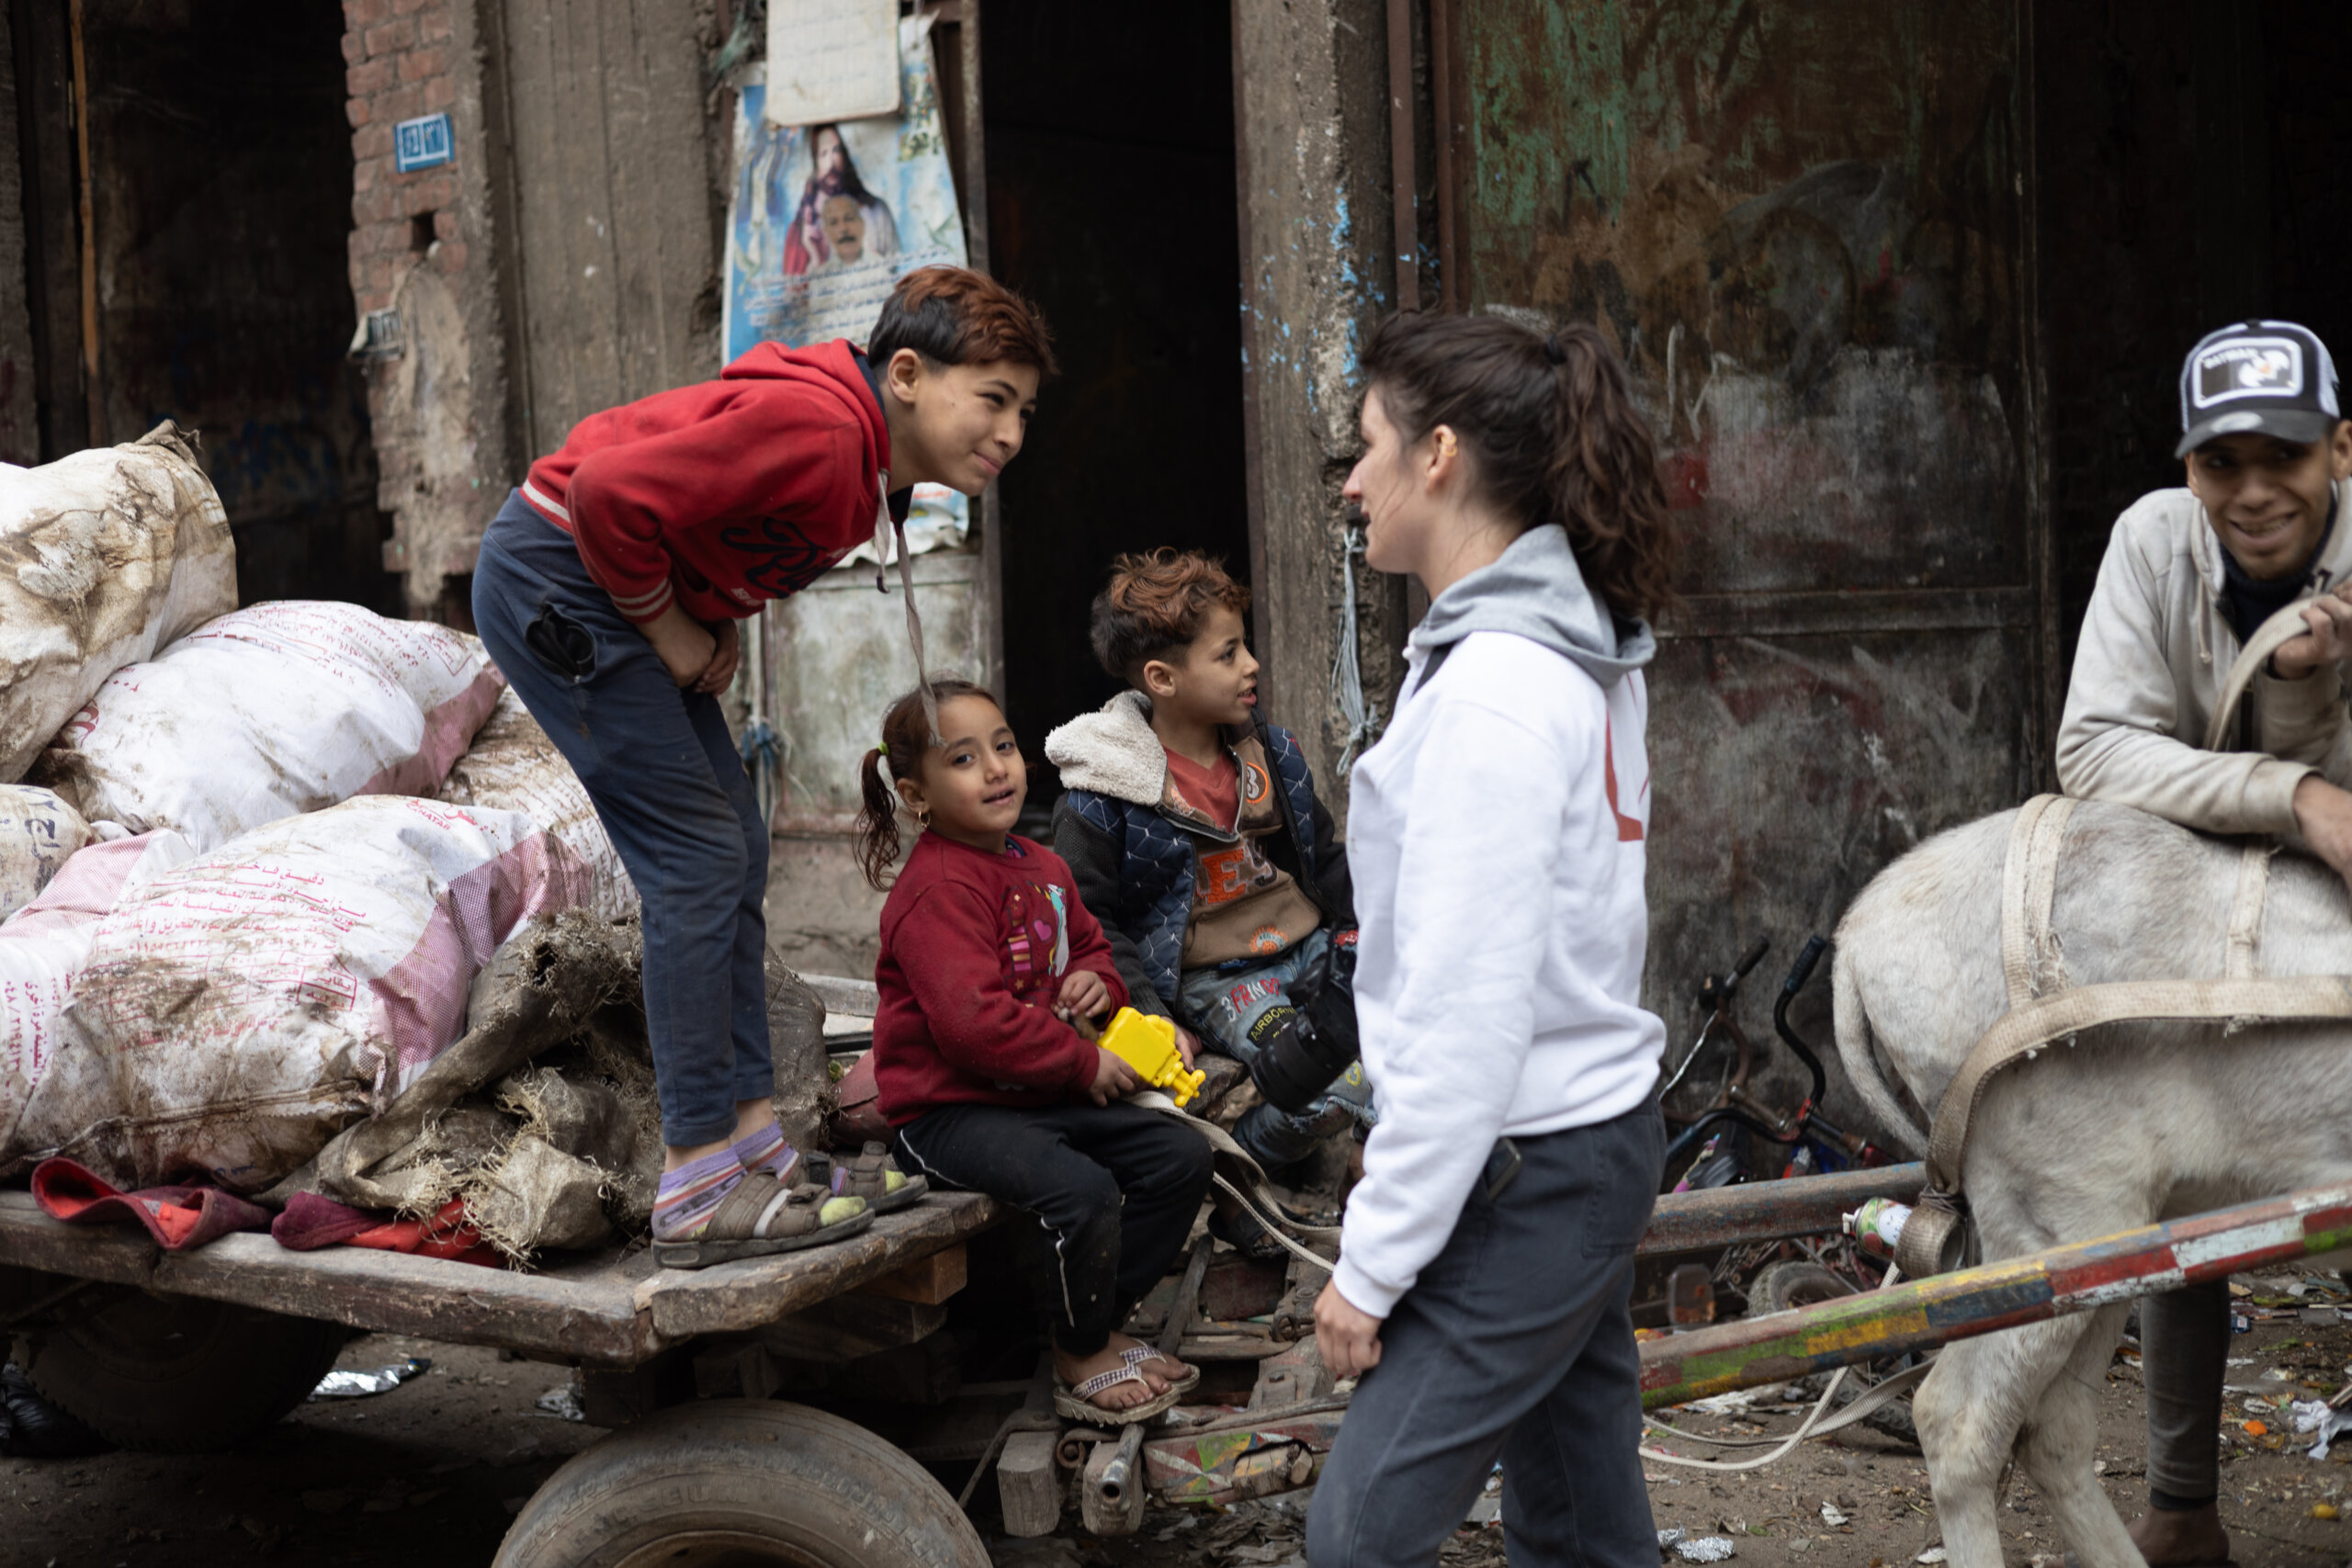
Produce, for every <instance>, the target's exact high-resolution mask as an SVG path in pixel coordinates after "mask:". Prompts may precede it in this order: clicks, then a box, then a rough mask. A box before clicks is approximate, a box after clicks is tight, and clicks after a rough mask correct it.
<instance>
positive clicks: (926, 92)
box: [727, 17, 965, 360]
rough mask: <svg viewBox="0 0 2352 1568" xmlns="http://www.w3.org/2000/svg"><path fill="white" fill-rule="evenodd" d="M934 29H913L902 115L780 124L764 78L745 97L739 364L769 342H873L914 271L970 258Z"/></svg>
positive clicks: (904, 42) (737, 199)
mask: <svg viewBox="0 0 2352 1568" xmlns="http://www.w3.org/2000/svg"><path fill="white" fill-rule="evenodd" d="M930 35H931V18H930V17H908V18H907V19H906V20H904V21H903V22H901V23H900V24H899V73H900V103H899V112H898V113H897V114H895V115H883V116H878V117H876V118H867V119H846V120H839V121H827V122H824V123H820V124H815V125H796V126H778V125H771V124H769V123H768V122H767V118H766V113H765V110H766V93H767V88H766V85H765V81H764V79H763V80H761V81H756V82H752V83H749V84H747V85H744V86H743V88H742V89H741V92H740V93H739V94H738V95H737V98H736V103H737V107H736V114H735V169H736V176H735V192H734V199H733V201H732V203H731V209H730V210H729V214H728V265H727V357H728V358H729V359H730V360H731V359H733V358H734V357H735V356H736V355H741V354H742V353H743V352H745V351H746V350H747V349H749V348H750V347H751V346H752V344H756V343H761V342H765V341H774V342H778V343H786V344H794V345H796V346H797V345H800V344H812V343H823V342H825V341H827V340H828V339H831V338H847V339H849V340H850V341H851V342H853V343H859V344H862V343H864V342H865V336H866V333H868V332H870V331H871V330H872V329H873V326H874V320H875V317H876V315H878V314H879V313H880V311H881V309H882V301H883V300H884V299H888V297H889V293H890V288H891V286H892V285H893V284H895V283H896V282H897V281H898V280H899V277H900V276H902V275H904V274H906V273H908V272H910V271H912V270H913V269H915V268H916V267H922V266H933V265H940V264H943V263H944V264H946V265H955V266H961V265H964V258H965V250H964V225H963V220H962V217H961V215H960V214H959V213H958V211H957V209H956V182H955V177H954V175H953V174H952V173H951V172H950V171H949V168H948V164H947V134H946V130H945V128H944V124H943V122H942V120H941V118H940V110H939V91H938V85H937V78H936V75H935V73H934V72H933V68H932V57H931V37H930ZM775 69H776V66H775V62H774V60H773V59H771V61H770V62H769V66H768V71H769V73H774V72H775Z"/></svg>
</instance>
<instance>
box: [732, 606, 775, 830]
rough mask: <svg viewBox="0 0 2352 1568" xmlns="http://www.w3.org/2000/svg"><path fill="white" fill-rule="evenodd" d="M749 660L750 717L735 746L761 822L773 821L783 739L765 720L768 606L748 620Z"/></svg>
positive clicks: (767, 717) (771, 720) (766, 708)
mask: <svg viewBox="0 0 2352 1568" xmlns="http://www.w3.org/2000/svg"><path fill="white" fill-rule="evenodd" d="M748 630H749V631H750V633H751V638H752V647H751V648H750V649H749V650H748V651H749V654H750V657H749V659H747V660H745V662H747V663H748V664H750V665H751V667H752V668H751V676H752V714H751V717H750V719H749V720H748V721H746V722H745V724H744V726H743V739H741V741H740V742H738V743H737V749H738V750H740V751H741V753H742V757H743V766H744V768H745V770H746V771H748V772H749V773H751V775H752V794H753V795H754V796H755V797H756V798H757V799H758V801H759V803H760V820H761V821H762V822H765V823H774V822H775V791H776V781H777V780H778V779H779V778H780V777H782V776H783V773H784V738H783V737H782V736H781V735H779V734H777V733H776V728H775V721H774V720H773V719H772V718H770V717H769V716H768V606H767V605H764V604H763V605H761V606H760V613H759V614H758V615H753V616H752V618H751V622H750V626H749V627H748Z"/></svg>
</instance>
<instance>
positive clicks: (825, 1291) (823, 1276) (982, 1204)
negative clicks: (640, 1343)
mask: <svg viewBox="0 0 2352 1568" xmlns="http://www.w3.org/2000/svg"><path fill="white" fill-rule="evenodd" d="M1003 1213H1004V1211H1003V1210H1002V1209H1001V1207H1000V1206H999V1205H998V1204H996V1203H995V1202H994V1201H991V1200H989V1199H987V1198H983V1197H981V1196H980V1195H979V1194H978V1193H977V1192H946V1193H933V1195H932V1196H931V1197H929V1198H927V1199H925V1200H924V1201H922V1202H921V1203H918V1204H916V1205H915V1206H914V1207H913V1208H911V1209H909V1210H907V1211H905V1212H904V1213H897V1214H885V1215H883V1216H882V1217H881V1218H880V1219H878V1220H876V1221H875V1222H874V1225H873V1228H872V1229H870V1230H868V1231H866V1232H865V1234H864V1235H857V1236H854V1237H852V1238H851V1239H849V1240H848V1241H844V1242H839V1243H836V1244H835V1245H833V1246H831V1247H819V1248H815V1249H812V1250H810V1251H808V1252H793V1253H786V1254H785V1255H784V1256H783V1257H781V1258H747V1259H745V1260H744V1261H742V1262H741V1263H724V1264H721V1265H719V1266H718V1268H716V1269H695V1270H693V1271H691V1272H688V1271H685V1270H671V1271H667V1272H664V1273H662V1274H659V1275H657V1276H655V1277H654V1278H652V1279H650V1280H646V1281H645V1282H644V1283H642V1284H640V1285H639V1286H638V1288H637V1299H638V1302H639V1305H641V1306H643V1307H646V1308H648V1309H649V1310H650V1312H651V1313H652V1314H653V1328H654V1332H655V1333H657V1334H659V1335H660V1336H662V1337H663V1338H665V1339H680V1338H684V1337H686V1336H688V1335H690V1334H726V1333H736V1332H741V1331H743V1330H746V1329H751V1328H756V1327H758V1326H760V1325H763V1324H767V1323H773V1322H775V1320H776V1319H778V1318H780V1317H783V1316H785V1315H786V1314H789V1313H795V1312H798V1311H800V1310H802V1309H803V1308H805V1307H808V1306H810V1305H813V1304H814V1303H818V1302H820V1301H824V1300H827V1299H828V1298H830V1297H832V1296H837V1295H840V1294H842V1293H843V1292H848V1291H854V1290H859V1289H861V1288H863V1287H864V1286H865V1284H866V1283H867V1282H868V1281H870V1280H877V1279H879V1278H881V1277H882V1276H883V1275H885V1274H888V1273H890V1272H892V1271H893V1270H895V1269H901V1268H904V1267H905V1266H906V1265H907V1264H909V1263H910V1262H913V1261H914V1260H915V1259H916V1258H922V1257H924V1256H926V1255H928V1254H930V1253H932V1252H935V1251H937V1250H939V1249H940V1248H941V1247H948V1246H952V1245H953V1244H955V1243H956V1242H959V1241H961V1240H963V1239H964V1238H965V1237H966V1236H967V1235H974V1234H976V1233H977V1232H979V1231H983V1230H986V1229H988V1228H989V1226H990V1225H993V1224H996V1223H997V1221H998V1220H999V1219H1000V1218H1001V1217H1002V1215H1003Z"/></svg>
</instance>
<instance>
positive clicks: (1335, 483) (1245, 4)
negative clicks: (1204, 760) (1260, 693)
mask: <svg viewBox="0 0 2352 1568" xmlns="http://www.w3.org/2000/svg"><path fill="white" fill-rule="evenodd" d="M1386 14H1387V12H1386V6H1385V5H1383V4H1381V0H1235V4H1234V8H1233V17H1234V44H1233V58H1234V73H1235V89H1236V90H1235V96H1236V104H1235V119H1236V124H1237V128H1238V154H1237V157H1238V170H1237V178H1238V185H1239V193H1240V202H1241V254H1242V279H1241V282H1242V322H1243V335H1242V354H1243V358H1244V364H1245V366H1246V367H1247V375H1248V380H1247V383H1246V387H1247V390H1246V399H1247V401H1246V404H1245V420H1246V425H1247V430H1246V443H1247V449H1248V454H1249V461H1250V525H1251V543H1252V549H1253V554H1254V555H1255V557H1256V560H1255V563H1254V565H1255V571H1254V573H1253V575H1254V576H1255V578H1256V581H1257V582H1258V584H1259V592H1258V598H1257V605H1256V610H1255V615H1254V620H1255V633H1256V635H1255V637H1254V638H1253V641H1254V642H1255V644H1256V647H1257V649H1258V653H1259V657H1260V658H1261V660H1264V662H1265V664H1266V666H1267V670H1268V674H1267V676H1266V677H1265V680H1266V682H1267V686H1268V695H1269V696H1270V698H1271V702H1270V704H1269V707H1270V711H1271V712H1272V713H1273V714H1274V715H1276V716H1279V717H1280V718H1281V719H1282V720H1283V722H1284V723H1285V724H1288V725H1290V726H1291V727H1292V728H1295V730H1297V731H1298V734H1299V738H1300V740H1301V742H1302V743H1303V745H1304V746H1305V749H1306V754H1307V758H1308V761H1311V762H1312V763H1313V764H1314V766H1315V770H1316V774H1317V778H1318V780H1320V781H1322V784H1323V791H1324V794H1325V795H1326V797H1327V798H1328V799H1329V802H1330V803H1331V805H1332V807H1333V808H1334V809H1335V810H1343V809H1344V805H1345V800H1346V790H1345V786H1344V783H1343V781H1342V780H1341V778H1340V775H1339V773H1338V772H1337V763H1338V761H1339V759H1340V753H1341V751H1342V750H1344V748H1345V747H1346V745H1347V740H1348V734H1347V726H1346V725H1345V723H1344V722H1343V721H1342V719H1341V718H1340V713H1339V710H1338V708H1337V707H1336V706H1335V705H1333V704H1332V702H1331V701H1330V699H1329V682H1330V676H1331V666H1332V658H1333V654H1334V652H1335V651H1336V649H1338V646H1339V635H1340V619H1341V612H1342V609H1343V604H1342V599H1341V592H1340V590H1341V585H1342V573H1341V567H1342V563H1343V557H1344V553H1345V551H1346V548H1347V536H1348V529H1347V526H1346V522H1345V509H1344V508H1343V507H1342V505H1341V504H1340V484H1341V483H1342V482H1343V481H1344V480H1345V479H1346V478H1347V474H1348V469H1349V468H1351V467H1352V466H1353V464H1354V461H1355V457H1356V451H1357V447H1358V445H1359V443H1358V441H1357V437H1356V414H1357V412H1358V403H1359V401H1360V399H1361V396H1362V392H1363V387H1362V375H1361V367H1360V365H1359V362H1358V355H1359V354H1360V352H1361V350H1362V347H1363V339H1364V334H1365V333H1367V332H1369V331H1370V330H1371V328H1372V326H1373V325H1374V322H1376V321H1378V320H1379V319H1380V318H1381V317H1382V316H1383V315H1385V314H1386V313H1387V312H1388V311H1389V310H1393V309H1394V308H1395V303H1396V302H1395V297H1394V278H1395V266H1394V263H1393V261H1392V260H1391V259H1390V258H1391V257H1392V255H1393V254H1394V246H1393V243H1392V242H1393V236H1394V232H1395V224H1394V222H1393V220H1392V208H1391V204H1390V199H1389V189H1390V176H1389V152H1388V96H1387V80H1388V65H1387V49H1386V39H1387V24H1386V19H1385V18H1386ZM1356 602H1357V613H1358V615H1359V618H1360V619H1359V627H1360V637H1359V650H1360V658H1361V659H1362V660H1363V677H1364V683H1365V687H1366V695H1367V697H1368V698H1369V700H1370V701H1371V702H1372V703H1373V704H1374V705H1375V706H1376V707H1377V708H1378V709H1379V711H1380V712H1381V713H1383V714H1385V713H1386V712H1387V711H1388V709H1389V706H1390V704H1391V702H1392V700H1393V698H1394V695H1395V691H1396V681H1397V673H1398V671H1400V670H1401V668H1402V665H1401V661H1400V660H1397V658H1396V657H1395V650H1397V649H1401V648H1402V646H1403V641H1404V632H1405V626H1404V613H1405V599H1404V589H1403V585H1402V584H1401V583H1399V582H1397V581H1385V580H1381V579H1378V578H1376V577H1374V575H1373V574H1371V573H1369V572H1366V571H1364V570H1363V568H1362V565H1361V563H1360V562H1359V563H1358V569H1357V592H1356Z"/></svg>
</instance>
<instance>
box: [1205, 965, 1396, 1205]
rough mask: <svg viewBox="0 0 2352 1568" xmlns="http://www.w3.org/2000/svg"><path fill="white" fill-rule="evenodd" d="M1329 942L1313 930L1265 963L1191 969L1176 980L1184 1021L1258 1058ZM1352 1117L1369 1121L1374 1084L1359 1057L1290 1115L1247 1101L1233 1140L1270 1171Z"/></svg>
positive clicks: (1215, 1041)
mask: <svg viewBox="0 0 2352 1568" xmlns="http://www.w3.org/2000/svg"><path fill="white" fill-rule="evenodd" d="M1330 945H1331V934H1330V933H1329V931H1313V932H1310V933H1309V934H1308V936H1307V938H1306V941H1304V942H1299V943H1297V944H1296V945H1295V946H1293V947H1292V948H1290V949H1289V951H1287V952H1285V953H1283V954H1282V955H1281V956H1279V957H1277V958H1273V959H1270V960H1269V961H1267V962H1266V963H1263V964H1247V965H1242V964H1235V965H1232V966H1229V967H1219V968H1215V969H1195V970H1193V971H1192V972H1191V973H1190V974H1188V975H1186V976H1184V977H1183V978H1182V980H1180V981H1178V982H1177V986H1176V1000H1177V1003H1178V1005H1179V1006H1180V1007H1181V1008H1182V1010H1183V1014H1184V1018H1185V1021H1187V1022H1188V1023H1189V1024H1190V1025H1191V1026H1192V1027H1193V1029H1195V1030H1198V1031H1199V1032H1201V1033H1202V1034H1203V1035H1204V1036H1206V1037H1207V1043H1209V1044H1210V1045H1212V1046H1214V1047H1216V1049H1217V1050H1219V1051H1222V1052H1224V1053H1225V1054H1226V1055H1228V1056H1232V1057H1234V1058H1236V1059H1237V1060H1238V1061H1239V1062H1240V1063H1241V1065H1242V1066H1250V1065H1251V1064H1252V1063H1254V1062H1256V1061H1257V1059H1258V1052H1259V1050H1260V1042H1261V1041H1262V1040H1264V1039H1265V1038H1266V1037H1267V1036H1268V1035H1269V1034H1270V1033H1271V1032H1272V1029H1273V1026H1274V1025H1275V1023H1276V1022H1277V1021H1279V1019H1280V1018H1281V1016H1282V1015H1283V1014H1284V1013H1287V1012H1289V1011H1290V1010H1292V1004H1291V998H1290V988H1291V987H1292V986H1294V985H1295V984H1296V983H1297V980H1298V976H1300V974H1301V973H1302V972H1304V971H1305V970H1306V969H1309V968H1311V967H1313V965H1314V964H1316V962H1317V960H1319V959H1320V958H1322V956H1323V955H1324V953H1326V952H1327V951H1328V950H1329V948H1330ZM1351 1119H1352V1120H1354V1121H1358V1122H1363V1123H1364V1124H1366V1125H1367V1126H1368V1125H1370V1124H1371V1123H1372V1122H1373V1121H1374V1112H1373V1108H1372V1086H1371V1085H1370V1084H1369V1083H1368V1082H1366V1081H1365V1078H1364V1076H1363V1063H1361V1062H1357V1063H1354V1064H1352V1065H1351V1066H1349V1068H1348V1070H1347V1072H1346V1073H1345V1074H1344V1075H1342V1076H1341V1077H1340V1081H1339V1082H1338V1083H1336V1084H1333V1085H1332V1086H1331V1091H1330V1092H1329V1094H1326V1095H1324V1096H1322V1097H1321V1098H1320V1099H1318V1100H1316V1101H1315V1102H1314V1103H1313V1104H1311V1105H1309V1106H1308V1107H1307V1108H1306V1110H1305V1111H1299V1112H1298V1113H1297V1114H1295V1115H1293V1114H1291V1113H1290V1112H1288V1111H1282V1110H1279V1109H1277V1108H1276V1107H1274V1106H1272V1105H1264V1104H1260V1105H1253V1106H1251V1107H1250V1109H1249V1110H1248V1111H1243V1112H1242V1114H1241V1120H1240V1121H1239V1122H1236V1123H1234V1127H1233V1141H1234V1142H1235V1143H1237V1144H1239V1145H1241V1146H1242V1147H1243V1148H1245V1149H1247V1150H1249V1151H1250V1157H1251V1158H1252V1159H1254V1160H1256V1161H1257V1162H1258V1163H1259V1164H1260V1165H1261V1166H1263V1167H1265V1168H1267V1169H1268V1170H1270V1171H1272V1170H1275V1169H1279V1168H1282V1167H1283V1166H1287V1165H1294V1164H1295V1163H1297V1162H1298V1161H1299V1160H1301V1159H1304V1158H1306V1156H1307V1154H1308V1152H1309V1151H1311V1150H1312V1149H1313V1148H1314V1147H1315V1144H1316V1141H1317V1139H1319V1138H1323V1137H1327V1136H1329V1134H1332V1133H1335V1132H1337V1131H1339V1129H1340V1128H1341V1127H1343V1126H1345V1125H1347V1122H1348V1121H1349V1120H1351Z"/></svg>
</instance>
